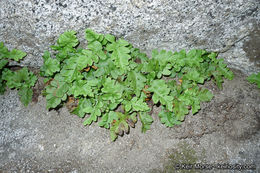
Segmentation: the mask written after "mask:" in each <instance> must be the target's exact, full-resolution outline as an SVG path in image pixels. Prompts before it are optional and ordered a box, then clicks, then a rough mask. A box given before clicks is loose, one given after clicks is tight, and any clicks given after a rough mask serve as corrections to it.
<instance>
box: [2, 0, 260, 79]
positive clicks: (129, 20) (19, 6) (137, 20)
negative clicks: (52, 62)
mask: <svg viewBox="0 0 260 173" xmlns="http://www.w3.org/2000/svg"><path fill="white" fill-rule="evenodd" d="M259 6H260V3H259V1H257V0H234V1H229V0H209V1H204V0H142V1H141V0H121V1H116V0H89V1H86V0H75V1H72V0H71V1H70V0H55V1H54V0H23V1H20V0H1V1H0V41H4V42H5V44H6V45H7V46H8V47H9V48H14V47H15V48H19V49H22V50H25V51H26V52H28V54H29V55H28V56H27V58H26V59H25V60H24V61H23V64H25V65H30V66H40V65H42V59H41V55H42V54H43V52H44V50H46V49H48V47H49V45H51V44H54V43H55V40H56V39H57V37H58V35H59V34H61V33H62V32H64V31H65V30H69V29H74V30H76V31H77V32H78V33H79V37H81V39H83V38H84V37H83V34H84V30H85V29H86V28H88V27H89V28H92V29H95V30H96V31H97V32H101V33H111V34H115V35H116V36H118V37H124V38H125V39H127V40H128V41H129V42H131V43H133V44H134V45H135V46H137V47H139V48H141V49H142V50H144V51H146V52H147V53H149V52H150V51H151V50H152V49H154V48H160V49H170V50H180V49H183V48H184V49H191V48H193V47H195V48H203V49H207V50H211V51H220V52H222V53H221V54H220V55H221V56H222V57H224V58H225V60H226V62H228V64H229V66H230V67H235V68H238V69H241V70H243V71H244V72H245V73H247V74H249V73H252V72H257V71H260V65H259V63H260V62H259V61H260V60H259V59H260V56H259V51H257V50H258V48H257V47H254V46H252V45H253V44H255V42H254V39H255V37H256V35H254V34H253V33H257V32H258V33H259V28H260V27H259V25H260V12H259ZM257 37H258V38H259V39H260V36H259V34H258V35H257ZM259 39H257V40H259ZM252 40H253V41H252ZM250 45H251V46H250ZM258 47H259V46H258ZM252 49H253V50H252ZM254 49H255V50H254ZM252 54H253V55H252ZM252 57H253V59H252Z"/></svg>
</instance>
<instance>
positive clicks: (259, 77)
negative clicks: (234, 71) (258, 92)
mask: <svg viewBox="0 0 260 173" xmlns="http://www.w3.org/2000/svg"><path fill="white" fill-rule="evenodd" d="M247 80H248V81H249V82H250V83H255V84H256V85H257V87H258V88H259V89H260V72H259V73H257V74H251V75H250V76H248V77H247Z"/></svg>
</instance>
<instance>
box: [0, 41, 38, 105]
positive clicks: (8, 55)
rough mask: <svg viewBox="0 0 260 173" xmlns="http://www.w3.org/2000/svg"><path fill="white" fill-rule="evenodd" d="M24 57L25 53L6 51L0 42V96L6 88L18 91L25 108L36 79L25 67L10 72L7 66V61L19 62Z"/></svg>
mask: <svg viewBox="0 0 260 173" xmlns="http://www.w3.org/2000/svg"><path fill="white" fill-rule="evenodd" d="M25 56H26V53H25V52H23V51H21V50H17V49H13V50H11V51H8V49H7V48H6V47H5V46H4V43H3V42H0V94H3V93H4V92H5V88H6V86H8V87H9V88H11V89H12V88H15V89H17V90H18V95H19V96H20V100H21V102H22V103H23V104H24V105H25V106H27V105H28V104H29V103H30V102H31V100H32V95H33V91H32V87H33V86H34V84H35V82H36V80H37V77H36V76H35V75H34V74H33V73H32V72H29V71H28V68H27V67H23V68H22V69H20V70H18V71H15V72H14V71H11V70H10V69H9V68H8V67H7V65H8V63H9V61H17V62H19V61H20V60H21V59H23V58H24V57H25Z"/></svg>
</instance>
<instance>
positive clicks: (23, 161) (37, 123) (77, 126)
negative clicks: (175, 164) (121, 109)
mask: <svg viewBox="0 0 260 173" xmlns="http://www.w3.org/2000/svg"><path fill="white" fill-rule="evenodd" d="M245 78H246V76H245V75H244V74H242V73H241V72H236V71H235V79H234V80H233V81H225V83H224V86H223V88H224V89H223V90H218V89H217V88H216V87H215V85H213V84H212V83H207V84H206V87H207V88H208V89H209V90H211V91H212V92H213V93H214V95H215V97H214V99H213V100H212V101H211V102H209V103H203V104H202V107H201V109H202V110H201V111H200V112H199V113H198V114H196V115H194V116H190V115H189V116H187V117H186V119H185V121H184V122H183V124H182V125H179V126H175V127H174V128H166V127H165V126H164V125H162V124H161V123H160V121H159V119H158V116H157V114H158V111H159V108H157V107H154V109H153V110H154V112H153V115H152V116H153V117H154V123H153V124H152V126H151V130H148V131H147V132H146V133H145V134H143V133H141V123H140V122H138V124H137V126H136V128H134V129H131V131H130V134H129V135H124V136H123V137H119V138H118V139H117V140H116V142H111V141H110V139H109V131H108V130H106V129H104V128H100V127H98V125H97V124H95V123H94V124H92V125H91V126H87V127H84V126H83V125H82V122H83V120H82V119H80V118H78V117H77V116H76V115H70V114H69V112H68V111H67V109H66V108H65V107H64V108H61V109H60V110H58V111H55V110H52V111H47V110H46V108H45V107H46V101H45V98H43V97H42V96H40V97H39V102H38V103H31V104H30V105H29V107H27V108H25V107H24V106H23V105H22V104H21V103H20V101H19V99H18V97H17V92H16V91H14V90H9V91H7V92H6V93H5V95H3V96H0V105H1V106H0V120H1V121H0V172H1V170H8V171H10V172H14V171H17V172H26V171H28V172H39V171H40V172H47V171H49V172H74V173H75V172H140V173H143V172H150V171H153V172H154V170H156V171H155V172H158V171H160V170H162V169H163V168H164V164H165V162H166V160H167V157H166V156H167V153H168V152H169V151H172V150H173V149H174V150H177V151H179V150H180V148H178V144H179V143H182V142H184V141H185V142H187V143H188V144H189V145H190V147H191V148H193V149H194V150H195V151H196V152H197V153H198V155H199V156H200V157H203V160H204V162H205V163H207V164H210V163H212V164H213V163H215V164H217V163H229V164H244V165H245V164H255V165H256V166H257V167H256V170H252V171H248V172H257V171H258V172H259V171H260V167H259V166H260V105H259V103H260V92H259V89H257V88H256V86H255V85H253V84H252V85H251V84H249V83H248V82H247V81H246V79H245ZM179 152H181V151H179ZM203 153H205V154H203ZM172 154H175V153H174V152H173V153H172ZM177 161H178V160H177ZM218 171H219V172H221V173H222V172H223V170H211V171H209V172H214V173H215V172H218ZM203 172H204V171H203ZM229 172H232V171H229Z"/></svg>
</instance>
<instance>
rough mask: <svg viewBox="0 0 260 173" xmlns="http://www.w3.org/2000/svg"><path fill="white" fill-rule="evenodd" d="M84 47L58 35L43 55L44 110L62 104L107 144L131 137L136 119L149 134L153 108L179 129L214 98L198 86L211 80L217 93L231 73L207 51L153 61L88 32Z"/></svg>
mask: <svg viewBox="0 0 260 173" xmlns="http://www.w3.org/2000/svg"><path fill="white" fill-rule="evenodd" d="M85 37H86V40H87V42H88V44H87V47H86V48H77V46H78V44H79V40H78V38H77V37H76V32H75V31H67V32H65V33H63V34H61V35H60V37H59V38H58V40H57V44H56V45H53V46H51V48H52V49H53V50H54V51H56V53H55V54H54V56H52V55H51V53H50V52H48V51H46V52H45V53H44V55H43V59H44V65H43V66H42V68H41V75H42V76H44V77H45V82H46V85H47V86H46V88H45V90H44V95H45V96H46V100H47V109H52V108H57V107H60V106H62V105H66V106H67V107H68V108H69V110H70V112H71V113H73V114H76V115H78V116H79V117H80V118H85V120H84V122H83V124H84V125H90V124H91V123H93V122H98V125H99V126H100V127H104V128H107V129H110V136H111V140H113V141H114V140H115V139H116V138H117V137H118V135H120V136H122V135H123V134H124V133H129V129H130V127H134V126H135V123H136V122H137V120H140V121H141V123H142V132H146V131H147V130H148V129H150V125H151V124H152V122H153V118H152V117H151V115H150V112H151V109H152V105H153V104H156V105H160V107H161V112H160V113H159V114H158V116H159V117H160V121H161V123H163V124H165V125H166V126H167V127H173V126H174V125H178V124H180V123H181V122H182V121H184V119H185V115H187V114H188V113H189V112H190V111H191V112H192V114H195V113H197V112H198V111H199V110H200V103H201V102H205V101H210V100H211V99H212V97H213V95H212V93H211V92H210V91H209V90H207V89H205V88H201V87H199V86H198V84H204V83H205V81H209V80H211V79H213V80H214V82H215V83H216V85H217V86H218V87H219V88H221V87H222V83H223V79H224V78H227V79H229V80H231V79H232V78H233V73H232V72H231V71H230V70H229V69H228V68H227V67H226V64H225V63H224V60H223V59H218V58H217V54H216V53H214V52H213V53H210V52H207V51H205V50H196V49H193V50H190V51H189V52H186V51H185V50H181V51H180V52H174V53H173V52H171V51H166V50H161V51H158V50H153V52H152V57H151V58H148V57H147V55H146V54H144V53H142V52H140V50H139V49H137V48H134V47H133V46H132V45H131V44H130V43H128V42H127V41H126V40H123V39H117V38H115V37H114V36H113V35H110V34H106V35H103V34H98V33H96V32H95V31H93V30H90V29H87V30H86V32H85Z"/></svg>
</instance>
